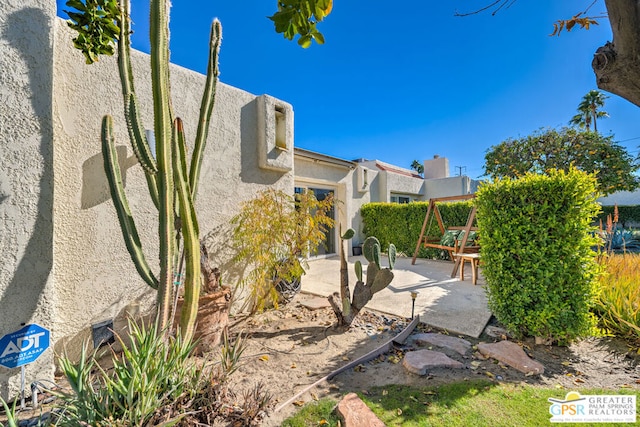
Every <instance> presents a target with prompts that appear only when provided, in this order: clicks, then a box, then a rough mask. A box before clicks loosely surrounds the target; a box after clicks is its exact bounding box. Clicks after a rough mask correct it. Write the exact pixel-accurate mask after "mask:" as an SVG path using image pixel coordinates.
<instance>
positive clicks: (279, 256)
mask: <svg viewBox="0 0 640 427" xmlns="http://www.w3.org/2000/svg"><path fill="white" fill-rule="evenodd" d="M332 206H333V197H331V196H329V197H327V198H325V199H324V200H322V201H319V200H317V199H316V197H315V196H314V194H313V192H311V191H307V192H304V193H302V194H296V198H295V199H294V197H292V196H290V195H288V194H286V193H284V192H283V191H279V190H273V189H268V190H265V191H263V192H261V193H260V194H259V195H258V196H257V197H255V198H253V199H251V200H249V201H247V202H245V203H243V204H242V207H241V208H240V212H239V213H238V215H236V216H235V217H233V218H232V219H231V224H233V225H234V226H235V228H234V230H233V243H234V246H235V248H236V249H237V250H238V253H237V255H236V256H235V258H234V260H235V261H236V262H238V263H240V264H242V265H245V266H247V272H246V274H244V275H243V277H242V279H241V285H243V286H247V287H248V289H249V290H250V295H249V297H248V299H247V300H246V302H245V306H244V307H243V308H245V307H247V306H248V307H249V309H250V311H251V312H252V313H254V312H256V311H261V310H263V309H265V308H269V307H271V306H277V304H278V299H279V297H280V296H281V295H279V294H278V291H277V290H276V286H277V285H279V284H280V282H281V281H286V282H297V283H298V284H299V280H300V277H301V276H302V275H303V274H304V262H305V260H306V257H307V255H309V253H310V252H313V251H315V250H317V248H318V246H319V245H321V244H323V243H324V239H325V233H326V231H327V230H329V229H330V228H332V227H333V224H334V220H333V218H331V216H330V214H331V209H332ZM291 296H292V295H291Z"/></svg>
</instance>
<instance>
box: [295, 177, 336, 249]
mask: <svg viewBox="0 0 640 427" xmlns="http://www.w3.org/2000/svg"><path fill="white" fill-rule="evenodd" d="M306 190H309V191H313V195H314V196H315V197H316V199H317V200H318V201H322V200H324V199H326V198H327V197H328V196H329V195H332V196H334V201H335V191H334V190H331V189H326V188H311V187H296V188H295V193H296V194H301V193H302V192H304V191H306ZM328 215H329V216H330V217H331V218H333V219H334V220H335V219H336V210H335V203H334V206H332V207H331V210H330V211H329V212H328ZM315 249H316V250H311V253H310V255H311V256H314V255H328V254H335V253H336V235H335V231H334V228H333V227H332V228H330V229H328V230H326V231H325V233H324V240H323V242H322V243H320V245H318V247H317V248H315Z"/></svg>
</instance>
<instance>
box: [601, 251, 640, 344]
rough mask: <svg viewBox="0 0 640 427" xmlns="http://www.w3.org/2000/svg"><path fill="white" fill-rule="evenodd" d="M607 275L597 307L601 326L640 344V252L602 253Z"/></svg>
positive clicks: (602, 261) (602, 284)
mask: <svg viewBox="0 0 640 427" xmlns="http://www.w3.org/2000/svg"><path fill="white" fill-rule="evenodd" d="M599 262H600V265H601V266H602V267H603V269H604V274H603V275H602V277H601V278H600V280H599V284H600V294H599V297H598V300H597V304H596V307H595V310H596V313H597V314H598V317H599V319H600V323H601V326H602V327H603V328H605V329H606V330H608V331H610V332H611V333H613V334H614V335H616V336H619V337H621V338H624V339H627V340H629V341H631V342H635V344H636V345H640V254H632V253H625V254H610V255H606V254H601V255H600V257H599Z"/></svg>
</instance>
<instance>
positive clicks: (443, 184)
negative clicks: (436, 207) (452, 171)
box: [424, 175, 478, 200]
mask: <svg viewBox="0 0 640 427" xmlns="http://www.w3.org/2000/svg"><path fill="white" fill-rule="evenodd" d="M424 183H425V200H429V199H433V198H437V197H448V196H460V195H464V194H471V193H475V192H476V191H477V188H478V181H475V180H473V179H471V178H469V177H468V176H465V175H462V176H451V177H448V178H440V179H426V180H425V181H424Z"/></svg>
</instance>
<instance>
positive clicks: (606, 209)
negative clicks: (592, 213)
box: [598, 205, 640, 227]
mask: <svg viewBox="0 0 640 427" xmlns="http://www.w3.org/2000/svg"><path fill="white" fill-rule="evenodd" d="M613 209H614V206H603V207H602V212H601V213H600V215H598V220H602V224H606V223H607V215H611V217H613ZM630 222H637V223H640V205H632V206H618V223H619V224H621V225H622V226H623V227H629V226H628V225H627V224H628V223H630Z"/></svg>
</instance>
